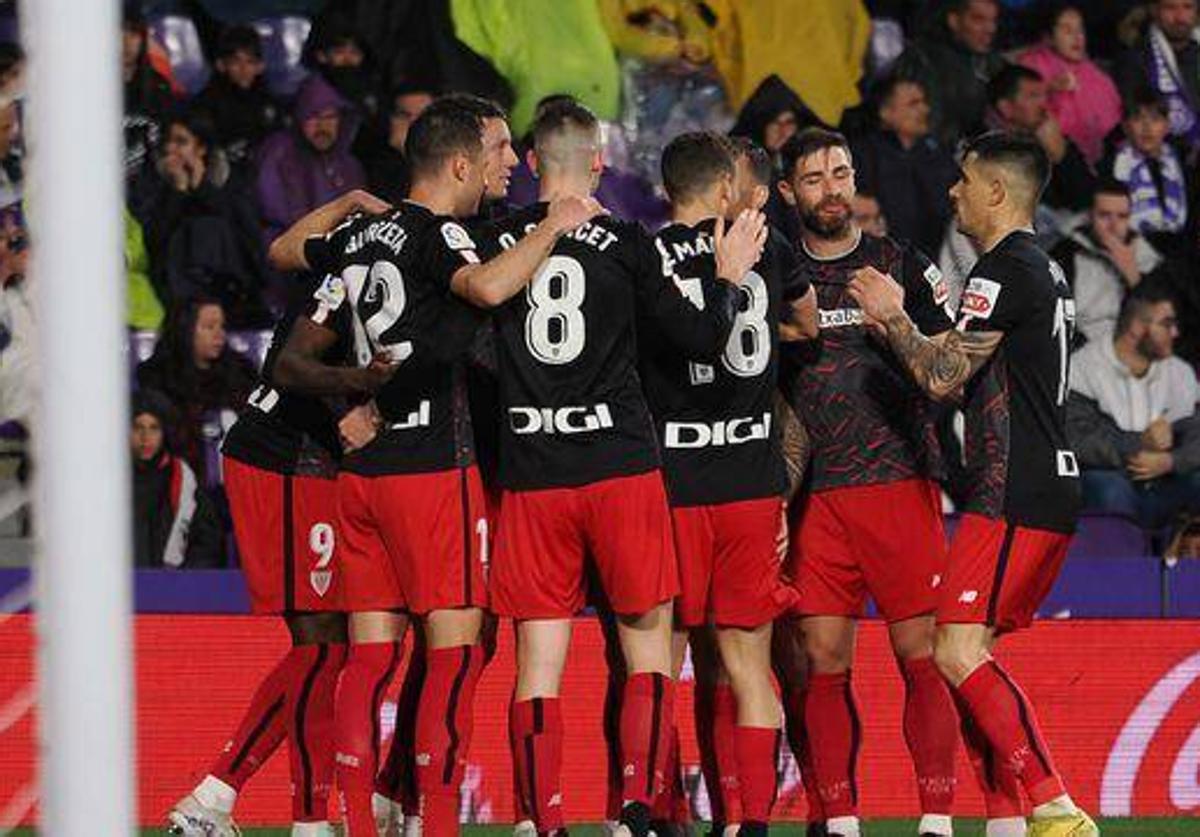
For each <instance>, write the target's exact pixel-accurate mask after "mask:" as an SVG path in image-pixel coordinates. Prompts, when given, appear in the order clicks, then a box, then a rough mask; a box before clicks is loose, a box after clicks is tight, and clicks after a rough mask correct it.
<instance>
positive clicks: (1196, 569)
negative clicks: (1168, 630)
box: [1163, 558, 1200, 619]
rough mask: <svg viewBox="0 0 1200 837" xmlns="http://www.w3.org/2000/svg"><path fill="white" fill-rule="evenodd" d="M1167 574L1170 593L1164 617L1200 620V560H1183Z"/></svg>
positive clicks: (1177, 562) (1167, 569) (1169, 569)
mask: <svg viewBox="0 0 1200 837" xmlns="http://www.w3.org/2000/svg"><path fill="white" fill-rule="evenodd" d="M1165 572H1166V575H1167V579H1166V580H1167V591H1168V593H1167V606H1166V608H1165V610H1166V613H1164V614H1163V615H1164V616H1169V617H1171V618H1173V619H1196V618H1200V559H1197V558H1181V559H1179V560H1178V561H1176V562H1175V564H1174V565H1173V566H1168V567H1167V568H1166V570H1165Z"/></svg>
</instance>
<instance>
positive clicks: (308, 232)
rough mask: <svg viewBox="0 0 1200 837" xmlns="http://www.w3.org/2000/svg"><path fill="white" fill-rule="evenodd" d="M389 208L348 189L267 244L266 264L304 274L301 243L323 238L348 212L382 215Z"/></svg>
mask: <svg viewBox="0 0 1200 837" xmlns="http://www.w3.org/2000/svg"><path fill="white" fill-rule="evenodd" d="M388 206H389V204H388V203H387V202H385V201H382V200H380V199H379V198H377V197H375V196H374V195H372V194H371V193H369V192H364V191H363V190H361V189H352V190H351V191H349V192H346V193H345V194H344V195H340V196H338V197H336V198H334V199H333V200H331V201H330V202H329V203H327V204H324V205H322V206H318V207H317V208H316V209H314V210H313V211H312V212H310V213H308V214H307V215H305V216H304V217H303V218H301V219H300V220H299V221H297V222H296V223H294V224H292V225H291V226H290V227H288V229H287V230H286V231H285V232H284V233H283V234H282V235H280V236H279V237H278V238H276V239H275V240H274V241H272V242H271V246H270V248H269V249H268V250H267V261H269V262H270V264H271V267H273V268H275V269H276V270H307V269H308V267H309V265H308V262H307V260H306V259H305V258H304V242H306V241H307V240H308V239H309V238H311V237H312V236H314V235H324V234H325V233H327V232H329V231H330V230H331V229H333V228H334V227H336V226H337V225H338V224H340V223H341V222H342V219H344V218H345V217H346V216H347V215H349V214H350V213H351V212H356V211H359V210H362V211H364V212H383V211H385V210H386V209H387V208H388Z"/></svg>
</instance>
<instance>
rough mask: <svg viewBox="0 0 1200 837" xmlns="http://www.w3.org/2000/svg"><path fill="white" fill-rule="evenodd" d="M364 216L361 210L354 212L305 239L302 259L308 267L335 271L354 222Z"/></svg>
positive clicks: (314, 270)
mask: <svg viewBox="0 0 1200 837" xmlns="http://www.w3.org/2000/svg"><path fill="white" fill-rule="evenodd" d="M364 217H366V216H365V215H363V214H362V213H361V212H354V213H352V214H350V215H347V216H346V219H345V220H344V221H342V223H340V224H338V225H337V226H336V227H334V228H333V229H331V230H330V231H329V232H327V233H324V234H322V235H312V236H309V237H308V238H307V239H305V241H304V261H306V262H308V267H309V269H310V270H312V271H313V272H314V273H336V272H337V271H338V269H339V264H338V263H339V261H340V260H341V255H342V253H344V252H346V244H347V242H348V241H349V238H350V235H351V234H352V232H353V230H354V225H355V222H357V221H359V220H361V219H362V218H364Z"/></svg>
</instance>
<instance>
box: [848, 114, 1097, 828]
mask: <svg viewBox="0 0 1200 837" xmlns="http://www.w3.org/2000/svg"><path fill="white" fill-rule="evenodd" d="M1049 172H1050V163H1049V160H1048V159H1047V158H1046V154H1045V152H1044V151H1043V150H1042V148H1041V147H1040V146H1039V145H1038V144H1037V142H1036V141H1035V140H1033V139H1030V138H1027V137H1021V136H1017V135H1013V134H1007V133H992V134H985V135H983V136H982V137H979V138H977V139H975V140H973V141H971V142H970V143H968V144H967V147H966V149H965V151H964V155H963V162H962V166H961V174H960V177H959V180H958V182H957V183H956V184H955V185H954V187H953V188H952V189H951V191H950V196H951V198H952V199H953V201H954V208H955V215H956V218H957V223H958V227H959V229H960V230H962V231H963V232H964V233H966V234H967V235H969V236H970V237H971V238H972V239H974V240H975V243H976V244H977V245H979V248H980V250H981V252H982V253H983V255H982V256H980V258H979V261H978V262H977V263H976V264H975V267H974V268H973V269H972V270H971V274H970V276H969V277H968V279H967V285H966V289H965V290H964V292H963V296H962V301H961V303H960V306H959V312H958V313H959V316H958V328H957V330H956V331H953V332H951V333H950V334H949V335H948V336H947V338H946V339H944V340H941V341H934V340H931V339H929V338H928V337H927V336H926V335H925V334H924V333H923V332H924V328H923V327H922V326H921V324H920V323H917V322H914V320H913V318H911V317H910V316H909V315H908V314H907V313H906V311H905V309H906V307H907V304H906V290H907V289H905V288H902V287H901V286H900V285H898V284H897V283H896V282H895V281H893V280H892V279H891V278H889V277H888V276H885V275H883V274H884V273H886V272H887V271H882V272H880V271H875V270H862V271H859V272H858V273H857V274H856V276H855V278H854V280H853V282H852V283H851V287H850V293H851V295H852V296H853V298H854V299H855V300H856V301H857V303H858V304H859V305H861V306H862V309H863V312H864V314H865V315H866V316H867V318H868V319H869V322H870V324H871V325H872V326H873V327H876V328H878V329H880V330H882V331H883V332H884V333H885V334H886V335H887V341H888V345H889V346H890V347H891V350H892V351H893V352H894V353H895V355H896V357H897V358H899V359H900V360H901V361H902V362H903V363H904V365H905V366H906V367H907V370H908V372H909V374H910V376H911V378H912V379H913V380H914V381H916V382H917V384H918V385H919V386H920V387H921V388H922V389H923V390H924V391H925V392H927V393H928V394H929V395H930V396H932V397H933V398H936V399H950V398H958V397H961V398H962V400H963V411H964V413H965V414H966V460H967V462H966V467H967V472H968V475H969V479H968V480H967V484H968V485H969V486H970V489H971V493H970V496H969V499H968V501H967V504H966V510H965V511H966V513H965V514H964V515H963V518H962V522H961V523H960V524H959V528H958V531H957V532H956V533H955V536H954V541H953V543H952V545H951V547H950V559H949V568H948V571H947V573H946V575H945V577H944V578H943V581H942V584H941V590H940V591H939V592H940V596H939V600H938V609H937V622H938V627H937V640H936V646H935V656H936V659H937V665H938V668H939V669H941V672H942V674H943V675H944V676H945V677H946V679H947V680H948V681H949V682H950V685H951V686H952V687H953V691H954V695H955V698H956V700H957V701H958V704H959V708H960V710H961V711H962V713H963V716H964V722H965V723H964V731H965V735H964V738H965V739H966V743H967V746H968V750H969V751H970V752H971V755H972V762H973V763H974V765H975V767H976V773H977V775H978V776H979V779H980V784H981V785H982V787H983V790H984V794H985V797H986V799H987V802H988V817H989V825H988V835H989V837H1010V835H1019V834H1024V833H1025V831H1024V829H1025V822H1024V820H1023V818H1022V807H1021V800H1020V795H1019V793H1018V787H1019V788H1020V789H1022V790H1024V792H1025V795H1026V796H1028V797H1029V799H1030V801H1031V802H1032V804H1033V817H1032V822H1031V823H1030V824H1029V832H1028V833H1029V835H1030V837H1089V836H1090V835H1095V834H1098V833H1099V831H1098V830H1097V828H1096V826H1095V824H1094V823H1093V822H1092V821H1091V819H1090V818H1089V817H1088V816H1087V814H1085V813H1083V811H1081V810H1079V808H1078V807H1077V806H1076V805H1075V803H1074V802H1073V801H1072V800H1071V797H1070V796H1068V795H1067V792H1066V789H1065V787H1064V785H1063V781H1062V777H1061V776H1060V775H1059V774H1058V772H1057V771H1056V770H1055V768H1054V764H1053V762H1052V761H1051V759H1050V751H1049V749H1048V748H1047V746H1046V742H1045V740H1044V739H1043V738H1042V735H1041V731H1040V730H1039V729H1038V724H1037V716H1036V715H1035V713H1034V710H1033V706H1032V705H1031V704H1030V703H1029V700H1028V698H1026V697H1025V694H1024V693H1023V692H1022V691H1021V689H1020V688H1019V687H1018V686H1017V684H1016V683H1015V682H1014V681H1013V679H1012V677H1010V676H1009V674H1008V673H1007V672H1006V671H1005V670H1004V669H1003V668H1002V667H1001V666H1000V664H999V663H998V662H997V661H996V660H995V659H994V658H993V657H992V655H991V649H992V646H993V645H994V644H995V642H996V639H997V637H998V636H999V635H1000V634H1003V633H1005V632H1008V631H1013V630H1017V629H1019V628H1024V627H1028V625H1029V624H1030V621H1031V620H1032V618H1033V614H1034V611H1035V610H1036V609H1037V606H1038V605H1039V604H1040V603H1041V601H1042V599H1043V598H1044V597H1045V596H1046V594H1047V593H1048V592H1049V591H1050V588H1051V586H1052V585H1053V584H1054V579H1055V578H1056V577H1057V575H1058V571H1059V568H1060V567H1061V565H1062V561H1063V559H1064V558H1065V557H1066V553H1067V546H1068V544H1069V543H1070V539H1071V534H1072V533H1073V532H1074V529H1075V523H1076V518H1077V516H1078V511H1079V505H1080V490H1079V467H1078V464H1077V463H1076V461H1075V455H1074V453H1072V451H1071V450H1070V448H1069V447H1068V445H1067V440H1066V431H1065V407H1064V404H1065V402H1066V396H1067V373H1068V362H1069V361H1068V358H1069V354H1068V353H1069V349H1070V345H1071V330H1072V324H1073V321H1074V305H1073V302H1072V300H1071V298H1070V290H1069V288H1068V286H1067V282H1066V278H1065V276H1064V275H1063V272H1062V270H1061V269H1060V268H1059V266H1058V265H1057V264H1055V263H1054V262H1053V261H1052V260H1051V259H1050V258H1049V257H1048V256H1047V255H1046V254H1045V253H1044V252H1043V251H1042V250H1041V248H1040V247H1038V245H1037V243H1036V240H1035V239H1034V235H1033V216H1034V210H1035V209H1036V207H1037V203H1038V199H1039V197H1040V196H1041V193H1042V190H1043V189H1044V188H1045V185H1046V181H1047V179H1048V178H1049Z"/></svg>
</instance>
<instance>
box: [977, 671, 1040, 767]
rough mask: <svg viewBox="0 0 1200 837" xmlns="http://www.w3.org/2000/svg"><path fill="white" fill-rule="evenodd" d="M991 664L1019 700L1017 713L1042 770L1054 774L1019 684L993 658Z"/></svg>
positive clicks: (1015, 698)
mask: <svg viewBox="0 0 1200 837" xmlns="http://www.w3.org/2000/svg"><path fill="white" fill-rule="evenodd" d="M989 665H991V667H992V669H993V670H994V671H995V672H996V674H997V675H999V677H1000V679H1001V680H1003V681H1004V683H1005V685H1007V686H1008V690H1009V691H1010V692H1012V696H1013V700H1015V701H1016V702H1017V713H1018V715H1019V716H1020V718H1021V727H1022V728H1023V729H1024V730H1025V737H1026V738H1028V739H1029V748H1030V749H1031V750H1033V754H1034V755H1035V756H1037V760H1038V762H1039V763H1040V764H1041V765H1042V770H1044V771H1046V773H1049V774H1051V775H1053V773H1054V768H1052V767H1051V766H1050V757H1049V756H1048V755H1047V754H1046V752H1045V751H1044V750H1042V746H1041V744H1040V743H1039V742H1038V737H1037V735H1035V734H1034V731H1033V724H1032V723H1031V721H1030V718H1029V714H1030V712H1031V710H1030V708H1029V706H1028V705H1026V703H1025V698H1024V697H1023V696H1022V695H1021V690H1020V689H1018V688H1017V684H1016V683H1014V682H1012V680H1011V679H1010V678H1009V676H1008V672H1006V671H1005V670H1004V669H1002V668H1000V666H999V664H998V663H997V662H996V661H995V660H992V661H991V662H990V663H989Z"/></svg>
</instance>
